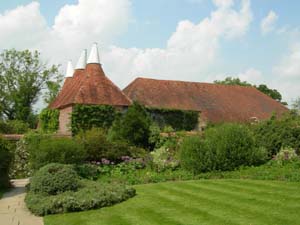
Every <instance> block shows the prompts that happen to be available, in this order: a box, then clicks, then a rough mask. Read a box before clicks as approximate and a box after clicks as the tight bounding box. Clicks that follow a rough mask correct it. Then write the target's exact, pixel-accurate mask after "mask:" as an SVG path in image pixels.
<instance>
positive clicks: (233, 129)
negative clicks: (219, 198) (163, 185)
mask: <svg viewBox="0 0 300 225" xmlns="http://www.w3.org/2000/svg"><path fill="white" fill-rule="evenodd" d="M204 135H205V138H204V139H203V140H197V137H192V138H187V139H186V140H185V141H184V142H183V143H182V145H181V163H182V165H183V167H184V168H186V169H188V170H190V171H192V172H194V173H200V172H206V171H212V170H234V169H236V168H238V167H240V166H243V165H244V166H247V165H258V164H260V163H263V162H264V161H265V160H266V151H265V149H264V148H261V147H260V148H259V147H257V145H256V143H255V139H254V137H253V134H252V133H251V132H250V130H249V129H248V128H247V127H246V126H243V125H238V124H223V125H220V126H217V127H213V128H209V129H207V130H206V132H205V134H204Z"/></svg>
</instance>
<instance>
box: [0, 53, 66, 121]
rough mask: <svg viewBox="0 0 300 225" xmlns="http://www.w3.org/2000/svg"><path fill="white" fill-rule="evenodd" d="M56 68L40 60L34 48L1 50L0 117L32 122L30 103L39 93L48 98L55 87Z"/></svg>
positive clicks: (54, 90)
mask: <svg viewBox="0 0 300 225" xmlns="http://www.w3.org/2000/svg"><path fill="white" fill-rule="evenodd" d="M58 68H59V66H57V65H52V66H48V65H47V64H46V63H43V62H42V60H41V58H40V53H39V52H38V51H34V52H31V51H29V50H24V51H17V50H15V49H11V50H4V51H3V52H2V53H1V54H0V117H1V118H3V119H9V120H16V119H17V120H22V121H25V122H28V123H30V122H32V121H31V119H32V116H33V114H34V112H33V108H32V107H33V105H34V104H35V103H36V102H37V100H38V99H39V97H40V96H41V94H42V93H44V94H45V97H44V100H46V102H49V101H51V99H52V98H53V96H55V95H56V94H57V92H58V90H59V86H60V82H61V80H62V75H61V74H60V73H59V71H58ZM42 90H43V91H42Z"/></svg>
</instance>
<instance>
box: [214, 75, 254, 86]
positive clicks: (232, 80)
mask: <svg viewBox="0 0 300 225" xmlns="http://www.w3.org/2000/svg"><path fill="white" fill-rule="evenodd" d="M214 83H215V84H225V85H239V86H246V87H247V86H252V84H250V83H248V82H247V81H241V80H240V78H234V77H226V78H225V79H224V80H215V81H214Z"/></svg>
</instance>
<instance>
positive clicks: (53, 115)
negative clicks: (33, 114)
mask: <svg viewBox="0 0 300 225" xmlns="http://www.w3.org/2000/svg"><path fill="white" fill-rule="evenodd" d="M39 120H40V127H41V129H42V130H43V131H45V132H55V131H57V130H58V126H59V110H58V109H43V110H42V112H41V113H40V115H39Z"/></svg>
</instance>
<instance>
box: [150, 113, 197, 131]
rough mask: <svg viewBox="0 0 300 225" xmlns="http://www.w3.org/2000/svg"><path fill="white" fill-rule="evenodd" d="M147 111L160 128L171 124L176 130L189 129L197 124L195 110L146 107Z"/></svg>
mask: <svg viewBox="0 0 300 225" xmlns="http://www.w3.org/2000/svg"><path fill="white" fill-rule="evenodd" d="M147 111H148V112H149V113H150V115H151V117H152V119H153V120H154V121H155V122H156V123H157V124H159V126H160V127H161V128H163V127H165V126H171V127H173V128H174V129H175V130H176V131H179V130H186V131H190V130H193V129H195V128H196V126H197V124H198V112H196V111H188V110H177V109H157V108H147Z"/></svg>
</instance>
